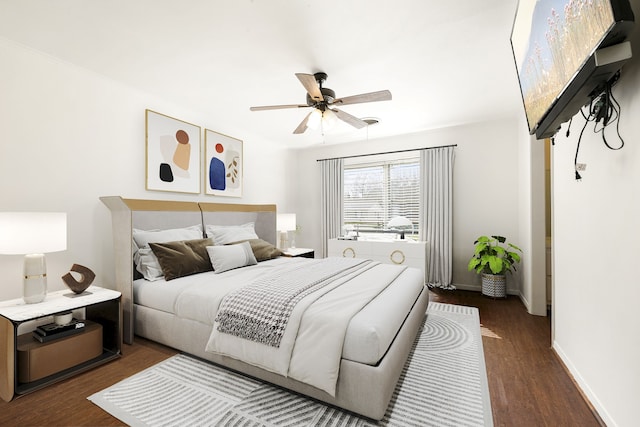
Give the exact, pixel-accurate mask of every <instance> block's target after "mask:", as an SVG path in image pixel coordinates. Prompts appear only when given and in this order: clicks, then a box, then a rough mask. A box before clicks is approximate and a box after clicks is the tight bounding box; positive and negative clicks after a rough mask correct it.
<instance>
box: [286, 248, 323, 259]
mask: <svg viewBox="0 0 640 427" xmlns="http://www.w3.org/2000/svg"><path fill="white" fill-rule="evenodd" d="M282 253H283V255H284V256H286V257H290V258H296V257H300V258H315V253H314V250H313V249H309V248H287V249H284V250H283V251H282Z"/></svg>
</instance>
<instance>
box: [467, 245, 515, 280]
mask: <svg viewBox="0 0 640 427" xmlns="http://www.w3.org/2000/svg"><path fill="white" fill-rule="evenodd" d="M506 241H507V239H506V238H505V237H503V236H491V237H487V236H480V237H478V239H477V240H476V241H475V242H473V244H474V245H475V251H474V254H473V256H472V257H471V259H470V260H469V265H468V270H469V271H471V270H475V271H476V273H477V274H481V273H486V274H505V273H506V272H509V273H511V272H512V271H515V270H516V267H515V264H516V263H519V262H520V254H518V252H516V251H519V252H522V249H520V248H519V247H517V246H516V245H513V244H511V243H506Z"/></svg>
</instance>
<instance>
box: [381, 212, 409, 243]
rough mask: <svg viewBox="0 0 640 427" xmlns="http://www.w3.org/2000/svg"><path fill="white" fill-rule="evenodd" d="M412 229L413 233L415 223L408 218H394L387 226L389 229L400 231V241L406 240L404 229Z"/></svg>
mask: <svg viewBox="0 0 640 427" xmlns="http://www.w3.org/2000/svg"><path fill="white" fill-rule="evenodd" d="M407 227H411V231H412V232H413V222H411V220H410V219H409V218H407V217H406V216H394V217H393V218H391V220H390V221H389V223H388V224H387V228H389V229H391V230H394V229H395V230H399V231H400V239H404V232H405V230H404V228H407Z"/></svg>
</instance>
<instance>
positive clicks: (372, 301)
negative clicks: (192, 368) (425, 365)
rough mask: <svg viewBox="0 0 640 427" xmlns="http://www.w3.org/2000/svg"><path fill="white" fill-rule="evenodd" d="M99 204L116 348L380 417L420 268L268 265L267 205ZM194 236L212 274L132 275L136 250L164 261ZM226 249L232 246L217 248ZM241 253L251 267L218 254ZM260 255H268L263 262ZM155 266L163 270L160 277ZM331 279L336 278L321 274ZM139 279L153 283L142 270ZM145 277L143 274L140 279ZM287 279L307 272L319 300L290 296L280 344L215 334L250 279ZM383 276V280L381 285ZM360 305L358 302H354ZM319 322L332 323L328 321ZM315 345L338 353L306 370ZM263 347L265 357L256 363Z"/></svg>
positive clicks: (420, 289) (270, 225)
mask: <svg viewBox="0 0 640 427" xmlns="http://www.w3.org/2000/svg"><path fill="white" fill-rule="evenodd" d="M101 200H102V202H103V203H104V204H105V205H106V206H107V207H108V208H109V209H110V211H111V216H112V226H113V242H114V264H115V277H116V283H117V287H118V290H119V291H120V292H122V302H123V321H124V323H123V337H124V341H125V342H126V343H132V342H133V339H134V334H135V335H138V336H141V337H144V338H147V339H150V340H153V341H156V342H159V343H162V344H165V345H168V346H170V347H173V348H175V349H178V350H180V351H183V352H185V353H188V354H191V355H194V356H197V357H200V358H202V359H206V360H209V361H211V362H214V363H216V364H219V365H222V366H224V367H227V368H230V369H232V370H235V371H238V372H241V373H243V374H246V375H249V376H252V377H255V378H258V379H261V380H264V381H268V382H270V383H272V384H275V385H278V386H281V387H284V388H287V389H289V390H292V391H294V392H298V393H301V394H304V395H306V396H309V397H312V398H314V399H317V400H320V401H323V402H326V403H328V404H331V405H334V406H338V407H340V408H343V409H346V410H348V411H351V412H354V413H357V414H360V415H364V416H366V417H368V418H372V419H381V418H382V417H383V416H384V413H385V411H386V408H387V406H388V404H389V401H390V399H391V396H392V393H393V390H394V388H395V385H396V382H397V381H398V378H399V376H400V374H401V371H402V368H403V366H404V364H405V362H406V359H407V357H408V354H409V351H410V349H411V346H412V344H413V341H414V339H415V337H416V335H417V333H418V331H419V329H420V327H421V325H422V324H423V321H424V316H425V312H426V308H427V304H428V290H427V289H426V287H425V286H424V277H423V275H422V272H421V271H420V270H418V269H413V268H404V267H400V266H392V265H386V264H385V265H382V264H379V263H376V262H371V261H364V260H349V261H347V260H342V259H330V258H327V259H322V260H319V259H315V260H314V259H306V258H287V257H281V256H275V255H277V253H276V251H277V250H276V249H275V248H274V246H275V242H276V239H277V233H276V227H275V224H276V207H275V205H246V204H219V203H198V202H174V201H155V200H138V199H123V198H122V197H118V196H110V197H102V198H101ZM249 225H250V228H251V230H250V232H249V234H251V232H254V233H255V235H256V237H257V239H253V238H252V239H239V240H238V237H242V233H243V231H244V230H245V229H244V227H247V226H249ZM174 230H180V231H179V234H171V233H173V231H174ZM185 230H186V231H185ZM231 230H232V231H231ZM156 231H159V232H160V233H159V234H162V233H165V232H166V233H167V234H166V235H164V240H165V242H160V243H158V242H152V241H151V240H153V238H155V236H152V237H149V236H151V233H155V232H156ZM238 232H239V233H240V234H236V233H238ZM180 233H186V234H180ZM191 233H195V234H191ZM197 233H200V236H199V237H200V238H201V239H212V240H211V241H209V242H206V241H205V242H204V243H202V245H206V247H207V250H208V251H209V252H208V254H209V256H210V260H211V261H210V262H211V264H213V265H214V267H215V269H214V271H202V272H199V273H197V274H188V275H181V274H176V275H175V276H176V277H173V276H172V275H173V273H172V271H171V269H169V270H167V269H166V268H165V270H164V271H165V273H166V274H165V275H164V276H162V275H161V277H157V278H155V277H151V279H152V280H148V278H141V277H137V278H135V277H134V276H135V274H136V270H137V269H136V263H137V264H138V265H139V264H140V259H139V257H140V256H143V255H144V254H145V253H148V252H149V251H146V252H145V251H144V250H142V249H149V248H147V247H146V246H145V245H144V243H145V242H147V241H148V242H149V246H150V247H152V249H153V251H152V252H153V253H154V254H158V256H159V257H160V258H162V257H163V256H164V255H162V251H160V250H159V249H162V250H165V249H167V248H165V247H162V248H159V246H162V245H163V244H165V246H167V247H168V249H169V250H171V251H169V253H170V254H172V253H174V252H175V251H173V249H174V247H173V246H172V245H174V244H176V243H175V241H179V242H178V243H180V244H181V245H183V246H184V244H183V242H181V241H185V242H186V241H189V242H196V239H193V240H190V239H191V237H192V236H196V235H197ZM229 233H231V234H229ZM220 236H223V237H222V238H220ZM247 237H251V236H247ZM145 239H146V240H145ZM219 239H222V240H219ZM225 239H227V240H228V239H231V240H236V241H234V242H229V241H227V242H226V243H225ZM161 240H162V239H161ZM166 242H168V243H166ZM211 242H213V246H210V245H211ZM220 242H222V243H220ZM256 242H258V243H256ZM218 243H220V244H218ZM230 243H233V244H230ZM249 243H251V245H249ZM254 243H256V245H257V246H256V245H254ZM197 244H198V245H200V244H201V243H199V241H198V243H197ZM189 245H191V243H189ZM181 247H182V246H181ZM241 248H242V250H244V251H245V253H247V254H248V255H247V258H251V255H254V256H253V258H255V259H256V261H255V262H253V261H250V262H249V263H248V265H243V266H242V268H233V267H234V264H233V262H231V263H230V264H229V262H230V261H228V260H227V258H226V255H225V256H221V254H226V253H231V251H235V252H233V253H235V254H237V253H238V251H240V250H241ZM247 248H250V249H247ZM263 250H267V255H265V252H263ZM269 251H271V252H269ZM141 254H142V255H141ZM134 257H137V258H136V262H134ZM236 258H237V257H236ZM258 259H259V261H258ZM234 262H235V261H234ZM165 264H166V261H165V262H164V264H163V267H166V265H165ZM182 264H186V265H188V264H189V263H187V262H185V263H182ZM227 264H228V265H227ZM182 267H183V266H182V265H180V266H179V267H176V268H182ZM227 268H228V270H226V269H227ZM329 269H337V270H336V271H339V272H338V273H335V272H334V271H333V270H332V272H331V273H328V271H329ZM149 271H151V273H153V270H152V269H150V270H149ZM149 271H147V270H144V273H145V276H146V275H147V273H148V272H149ZM296 271H304V272H306V275H307V276H309V277H311V276H312V275H313V274H316V275H317V278H318V280H316V282H314V283H318V284H319V285H314V286H318V287H319V288H320V290H319V291H316V292H314V293H312V294H304V295H303V297H300V301H301V302H300V303H299V304H298V305H297V306H296V307H299V306H302V307H303V309H299V308H293V309H292V311H291V313H290V318H287V321H289V324H288V326H287V328H286V329H283V331H281V333H280V334H279V335H277V339H276V341H278V346H274V344H273V342H271V341H273V340H274V338H273V336H272V335H269V336H268V337H267V338H265V337H264V336H263V335H260V333H262V332H264V331H262V330H261V329H259V328H258V329H257V330H259V331H262V332H260V333H257V334H258V335H259V336H260V337H261V339H263V340H266V341H262V342H255V339H254V340H253V341H252V340H247V339H246V337H242V333H240V334H239V335H240V336H238V334H236V333H235V332H233V333H231V332H229V331H232V330H234V327H233V326H231V327H230V329H228V330H227V332H220V330H223V329H222V326H223V324H224V319H225V316H224V314H225V313H227V311H226V309H229V310H231V308H230V307H232V306H233V305H232V304H231V303H230V302H229V301H231V300H232V298H231V295H233V296H234V297H235V296H236V294H242V293H243V292H245V290H246V288H250V287H252V286H253V285H255V284H256V282H260V281H271V282H274V281H276V282H277V283H278V284H281V282H286V281H287V280H288V281H291V282H292V283H294V282H296V280H297V279H296V277H298V276H299V275H300V274H299V273H295V272H296ZM296 274H297V275H298V276H297V275H296ZM329 277H330V278H331V279H328V278H329ZM382 277H385V278H386V279H385V281H384V283H383V281H382V280H381V278H382ZM374 278H375V279H374ZM246 285H251V286H246ZM305 286H306V287H305V289H307V288H308V286H307V285H305ZM354 294H358V299H357V300H356V299H354V298H353V297H352V296H353V295H354ZM361 295H365V296H364V300H362V299H360V298H361ZM238 298H239V296H238ZM345 301H347V302H345ZM337 304H340V305H339V307H340V308H338V309H337V311H340V312H343V314H342V315H341V317H340V316H337V315H336V316H334V315H333V313H334V310H336V307H338V305H337ZM241 305H242V304H241ZM329 312H331V313H332V314H331V316H329V317H327V313H329ZM231 313H232V314H233V315H230V316H227V317H229V318H231V319H234V316H236V315H237V313H235V312H232V311H231ZM323 316H324V317H323ZM333 317H336V318H337V319H333ZM312 320H313V321H315V322H316V323H313V322H312ZM331 322H337V323H336V324H342V326H343V327H342V329H340V331H341V332H340V333H336V336H333V334H327V333H325V332H323V331H325V330H327V329H329V330H338V329H339V328H336V327H334V326H333V324H332V323H331ZM293 325H295V327H293ZM292 330H293V331H294V332H290V331H292ZM269 333H270V334H271V332H269ZM254 335H255V333H254ZM323 336H328V337H327V338H326V339H327V340H328V342H329V343H330V344H322V345H324V346H325V347H327V348H328V347H330V348H331V349H332V350H331V352H334V353H335V352H336V351H337V357H335V356H331V357H329V356H327V357H324V356H323V357H319V358H318V359H317V360H315V361H314V360H313V358H314V357H317V353H321V352H318V351H317V350H314V349H313V348H312V347H307V345H309V346H312V345H314V342H315V341H317V340H318V339H320V338H319V337H323ZM254 338H255V337H254ZM270 340H271V341H270ZM305 340H306V341H305ZM265 343H267V344H265ZM305 343H306V344H305ZM333 347H335V350H334V349H333ZM287 348H290V349H291V352H290V355H289V356H288V357H289V358H288V359H287V361H286V363H285V364H283V362H282V361H281V360H282V359H280V356H276V354H277V353H287V351H288V350H287ZM262 349H266V350H265V352H264V354H265V355H263V353H261V352H262ZM258 350H260V351H258ZM329 353H330V352H328V353H327V354H329ZM324 359H327V360H324ZM310 363H311V365H312V367H310V365H309V364H310Z"/></svg>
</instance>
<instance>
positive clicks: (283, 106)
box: [249, 104, 309, 111]
mask: <svg viewBox="0 0 640 427" xmlns="http://www.w3.org/2000/svg"><path fill="white" fill-rule="evenodd" d="M307 107H309V106H308V105H300V104H288V105H265V106H262V107H249V110H251V111H264V110H282V109H284V108H307Z"/></svg>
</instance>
